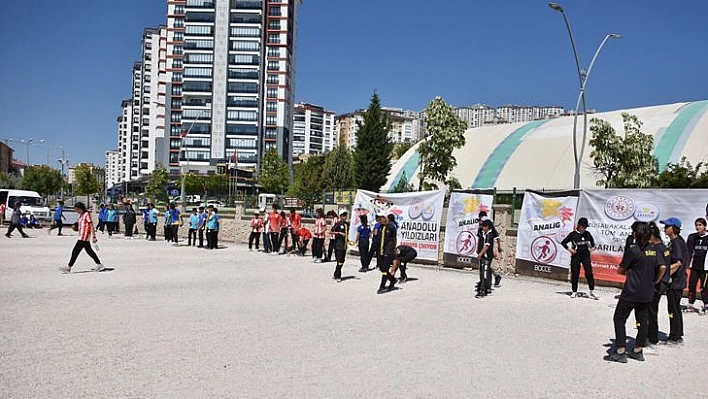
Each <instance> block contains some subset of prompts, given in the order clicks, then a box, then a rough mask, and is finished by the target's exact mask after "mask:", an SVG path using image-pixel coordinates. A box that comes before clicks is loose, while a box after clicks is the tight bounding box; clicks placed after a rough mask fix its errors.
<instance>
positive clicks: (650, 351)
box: [643, 345, 659, 356]
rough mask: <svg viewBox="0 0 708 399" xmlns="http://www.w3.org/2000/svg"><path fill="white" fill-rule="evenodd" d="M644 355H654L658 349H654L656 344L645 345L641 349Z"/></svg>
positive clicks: (657, 352)
mask: <svg viewBox="0 0 708 399" xmlns="http://www.w3.org/2000/svg"><path fill="white" fill-rule="evenodd" d="M643 351H644V354H645V355H652V356H656V355H658V354H659V351H657V350H656V346H654V345H647V346H645V347H644V349H643Z"/></svg>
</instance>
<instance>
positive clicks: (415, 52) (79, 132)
mask: <svg viewBox="0 0 708 399" xmlns="http://www.w3.org/2000/svg"><path fill="white" fill-rule="evenodd" d="M559 3H560V4H561V5H562V6H563V8H564V9H565V11H566V14H567V16H568V18H569V21H570V25H571V28H572V30H573V34H574V37H575V44H576V47H577V49H578V55H579V58H580V63H581V66H583V67H585V68H587V66H588V64H589V63H590V60H591V59H592V56H593V54H594V53H595V50H596V49H597V46H598V45H599V44H600V42H601V41H602V39H603V38H604V37H605V35H606V34H608V33H619V34H621V35H622V38H620V39H615V40H611V41H610V42H608V43H607V45H606V46H605V47H604V48H603V50H602V52H601V54H600V56H599V57H598V59H597V61H596V63H595V66H594V67H593V70H592V74H591V76H590V78H589V79H588V84H587V90H586V98H587V102H588V108H590V109H596V110H597V111H600V112H601V111H611V110H617V109H627V108H636V107H643V106H651V105H660V104H669V103H676V102H684V101H695V100H702V99H707V98H708V75H707V74H706V71H708V24H707V23H706V22H705V21H706V19H707V18H708V1H705V0H682V1H669V0H651V1H647V0H623V1H616V0H594V1H578V0H576V1H571V0H565V1H559ZM166 4H167V2H166V1H165V0H121V1H119V2H113V1H103V0H99V1H97V0H64V1H53V0H32V1H0V140H6V139H10V138H12V139H14V140H28V139H30V138H32V139H33V140H45V142H44V143H41V144H38V145H34V144H33V145H31V146H30V147H29V149H30V162H31V163H46V162H47V159H49V160H50V163H52V164H53V166H56V165H57V163H56V159H58V158H59V157H60V156H61V152H60V151H59V150H58V148H59V147H64V148H65V149H66V151H67V152H68V154H69V159H70V163H71V164H75V163H77V162H93V163H96V164H103V161H104V153H105V151H106V150H110V149H113V148H115V147H116V142H117V122H116V119H117V117H118V115H119V114H120V112H121V109H120V103H121V100H123V99H125V98H128V97H130V95H131V68H132V65H133V62H135V61H136V60H138V59H139V58H140V41H141V37H142V31H143V28H145V27H155V26H158V25H160V24H165V23H166V10H167V5H166ZM296 57H297V59H296V66H295V68H296V88H295V97H296V100H297V101H305V102H309V103H313V104H318V105H321V106H324V107H325V108H327V109H329V110H332V111H334V112H336V113H337V114H341V113H346V112H351V111H354V110H356V109H360V108H366V107H367V105H368V104H369V100H370V98H371V95H372V94H373V93H374V91H376V93H378V95H379V96H380V97H381V101H382V103H383V105H385V106H390V107H399V108H404V109H411V110H415V111H420V110H422V109H424V108H425V106H426V105H427V104H428V103H429V102H430V100H432V99H433V98H434V97H435V96H442V97H443V99H445V101H447V102H448V103H449V104H451V105H453V106H464V105H472V104H475V103H485V104H489V105H491V106H499V105H503V104H509V103H512V104H518V105H560V106H563V107H564V108H566V109H572V108H574V106H575V100H576V98H577V94H578V88H579V84H578V76H577V71H576V67H575V61H574V58H573V52H572V49H571V46H570V41H569V39H568V34H567V31H566V28H565V24H564V22H563V17H562V15H561V14H560V13H559V12H557V11H554V10H552V9H551V8H549V7H548V2H546V1H540V0H496V1H478V0H466V1H452V0H437V1H423V0H405V1H404V0H358V1H356V2H353V1H345V0H304V1H303V5H302V7H301V8H300V15H299V26H298V38H297V49H296ZM10 145H11V147H13V148H14V149H15V150H16V153H15V156H16V157H17V158H19V159H21V160H25V158H26V150H27V146H26V145H24V144H20V143H13V142H11V143H10Z"/></svg>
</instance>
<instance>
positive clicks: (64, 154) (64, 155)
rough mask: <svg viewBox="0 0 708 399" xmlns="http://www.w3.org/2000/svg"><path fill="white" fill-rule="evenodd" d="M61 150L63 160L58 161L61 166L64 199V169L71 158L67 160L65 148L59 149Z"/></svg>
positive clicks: (62, 197)
mask: <svg viewBox="0 0 708 399" xmlns="http://www.w3.org/2000/svg"><path fill="white" fill-rule="evenodd" d="M59 148H61V159H59V160H58V162H59V164H60V165H61V199H62V200H63V199H64V183H65V180H64V168H65V167H66V165H68V164H69V158H67V154H66V150H65V149H64V147H59Z"/></svg>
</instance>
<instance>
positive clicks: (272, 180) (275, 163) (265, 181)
mask: <svg viewBox="0 0 708 399" xmlns="http://www.w3.org/2000/svg"><path fill="white" fill-rule="evenodd" d="M289 180H290V170H289V169H288V164H287V163H286V162H285V161H284V160H283V159H282V158H280V157H279V156H278V153H277V152H276V151H275V150H270V151H268V152H267V153H266V154H265V156H264V157H263V161H262V162H261V170H260V176H259V177H258V183H260V185H261V186H263V190H265V192H267V193H273V194H280V193H281V192H282V191H284V190H286V189H287V188H288V183H289Z"/></svg>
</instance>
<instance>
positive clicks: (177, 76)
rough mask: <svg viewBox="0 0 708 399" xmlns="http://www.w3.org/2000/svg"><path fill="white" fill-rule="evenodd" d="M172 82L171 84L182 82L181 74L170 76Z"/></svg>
mask: <svg viewBox="0 0 708 399" xmlns="http://www.w3.org/2000/svg"><path fill="white" fill-rule="evenodd" d="M172 81H173V82H181V81H182V73H181V72H175V73H173V74H172Z"/></svg>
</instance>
